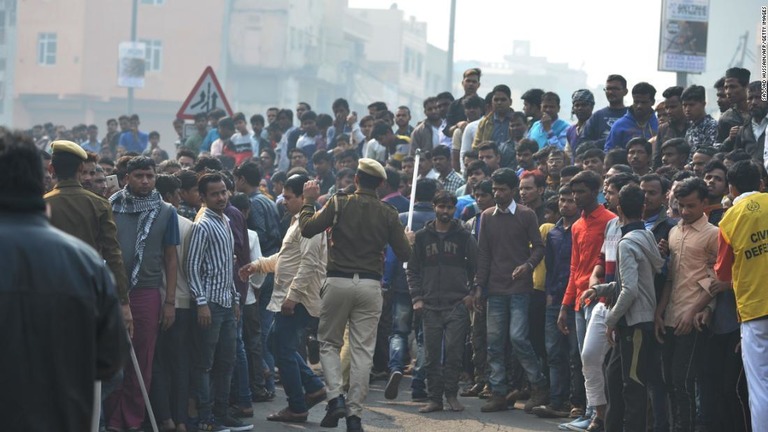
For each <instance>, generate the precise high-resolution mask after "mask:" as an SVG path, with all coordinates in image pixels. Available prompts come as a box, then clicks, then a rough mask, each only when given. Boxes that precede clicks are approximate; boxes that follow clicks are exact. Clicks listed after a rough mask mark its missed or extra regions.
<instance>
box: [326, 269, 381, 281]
mask: <svg viewBox="0 0 768 432" xmlns="http://www.w3.org/2000/svg"><path fill="white" fill-rule="evenodd" d="M355 275H357V277H358V278H360V279H369V280H375V281H380V280H381V275H379V274H376V273H346V272H341V271H329V272H328V273H326V276H328V277H336V278H345V279H354V278H355Z"/></svg>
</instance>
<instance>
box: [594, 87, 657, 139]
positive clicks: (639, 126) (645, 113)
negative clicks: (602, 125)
mask: <svg viewBox="0 0 768 432" xmlns="http://www.w3.org/2000/svg"><path fill="white" fill-rule="evenodd" d="M655 97H656V89H655V88H654V87H653V86H652V85H650V84H648V83H647V82H640V83H637V84H635V86H634V87H632V106H631V107H630V108H629V110H627V113H626V114H625V115H624V117H622V118H620V119H619V120H617V121H616V123H614V124H613V126H612V127H611V132H610V133H609V134H608V138H607V139H606V140H605V152H606V153H608V151H609V150H611V149H612V148H626V147H627V143H628V142H629V140H631V139H632V138H634V137H643V138H645V139H651V137H653V136H655V135H656V133H657V132H658V130H659V120H658V119H657V118H656V114H655V112H654V111H653V104H654V103H655V102H656V101H655V100H654V98H655Z"/></svg>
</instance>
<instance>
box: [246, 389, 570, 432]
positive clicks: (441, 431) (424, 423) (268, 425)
mask: <svg viewBox="0 0 768 432" xmlns="http://www.w3.org/2000/svg"><path fill="white" fill-rule="evenodd" d="M385 384H386V382H384V381H377V382H375V383H374V384H372V385H371V390H370V393H369V394H368V399H367V401H366V410H365V413H364V414H363V428H365V430H366V432H392V431H416V432H428V431H435V432H454V431H455V432H478V431H508V432H523V431H557V425H558V423H560V422H559V421H557V420H544V419H539V418H537V417H536V416H533V415H530V414H526V413H525V412H524V411H523V410H522V404H520V403H518V408H517V409H515V410H511V411H505V412H498V413H481V412H480V407H481V406H482V404H483V403H484V402H485V401H483V400H480V399H477V398H460V399H461V401H462V403H463V404H464V405H465V406H466V407H467V409H466V410H465V411H464V412H460V413H455V412H450V411H444V412H436V413H431V414H420V413H419V412H418V409H419V407H421V406H422V405H423V404H421V403H414V402H411V401H410V392H409V391H407V389H409V388H410V378H409V377H404V378H403V381H402V382H401V383H400V389H401V391H400V395H399V398H398V399H397V400H395V401H388V400H386V399H384V385H385ZM277 393H278V397H277V398H275V400H274V401H273V402H268V403H258V404H254V417H253V424H254V425H255V427H254V431H259V432H261V431H264V432H267V431H269V432H272V431H274V432H277V431H281V432H282V431H326V432H333V431H338V432H343V431H345V430H346V425H345V424H344V421H343V420H342V421H340V422H339V427H338V428H336V429H328V428H322V427H320V420H321V419H322V418H323V415H324V414H325V403H321V404H319V405H317V406H316V407H314V408H313V409H312V411H310V415H309V420H308V421H307V423H304V424H282V423H274V422H269V421H266V420H265V418H266V416H267V415H268V414H270V413H272V412H276V411H278V410H279V409H280V408H282V407H284V406H285V404H286V402H285V393H284V392H283V390H282V388H278V390H277Z"/></svg>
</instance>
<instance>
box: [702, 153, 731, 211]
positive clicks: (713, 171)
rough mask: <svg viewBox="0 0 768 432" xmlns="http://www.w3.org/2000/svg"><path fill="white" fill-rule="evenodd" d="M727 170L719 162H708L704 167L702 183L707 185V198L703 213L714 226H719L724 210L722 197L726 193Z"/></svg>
mask: <svg viewBox="0 0 768 432" xmlns="http://www.w3.org/2000/svg"><path fill="white" fill-rule="evenodd" d="M727 174H728V168H726V167H725V165H723V163H722V162H720V161H719V160H713V161H710V162H709V163H708V164H707V165H706V166H705V167H704V176H703V177H704V183H706V184H707V190H709V196H707V204H708V205H707V207H705V208H704V213H706V214H707V217H708V218H709V223H711V224H712V225H714V226H718V225H719V224H720V219H722V218H723V214H724V213H725V209H724V208H723V203H722V201H723V197H724V196H725V195H726V194H727V193H728V179H727V177H726V175H727Z"/></svg>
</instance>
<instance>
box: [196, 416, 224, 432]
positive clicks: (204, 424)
mask: <svg viewBox="0 0 768 432" xmlns="http://www.w3.org/2000/svg"><path fill="white" fill-rule="evenodd" d="M197 430H198V431H199V432H230V431H231V429H229V428H226V427H224V425H222V424H221V423H219V422H217V421H216V420H214V419H213V418H210V419H208V420H204V421H201V422H198V423H197Z"/></svg>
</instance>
